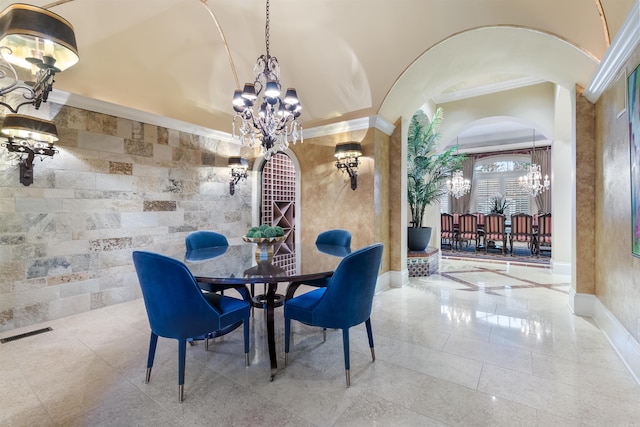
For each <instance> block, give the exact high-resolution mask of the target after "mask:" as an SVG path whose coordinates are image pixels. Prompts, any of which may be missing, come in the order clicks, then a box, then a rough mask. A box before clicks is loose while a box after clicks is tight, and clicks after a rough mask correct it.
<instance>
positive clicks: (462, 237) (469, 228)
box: [458, 213, 480, 252]
mask: <svg viewBox="0 0 640 427" xmlns="http://www.w3.org/2000/svg"><path fill="white" fill-rule="evenodd" d="M471 241H473V242H474V249H475V251H476V252H477V251H478V246H479V245H480V234H479V232H478V217H477V216H475V215H474V214H470V213H467V214H462V215H460V231H459V232H458V249H461V247H462V243H463V242H467V244H470V242H471Z"/></svg>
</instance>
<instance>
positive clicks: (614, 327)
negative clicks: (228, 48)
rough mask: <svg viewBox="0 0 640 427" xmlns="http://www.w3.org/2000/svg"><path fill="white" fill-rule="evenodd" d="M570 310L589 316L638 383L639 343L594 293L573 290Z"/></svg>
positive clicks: (639, 382)
mask: <svg viewBox="0 0 640 427" xmlns="http://www.w3.org/2000/svg"><path fill="white" fill-rule="evenodd" d="M571 299H572V300H573V301H571V302H570V305H571V306H572V310H573V312H574V313H575V314H577V315H578V316H586V317H591V318H593V320H595V322H596V324H597V325H598V327H599V328H600V329H601V330H602V331H603V332H604V334H605V336H606V337H607V339H608V340H609V342H610V343H611V345H612V346H613V348H614V350H615V351H616V353H618V356H620V359H621V360H622V363H624V364H625V366H626V367H627V369H628V370H629V372H630V373H631V375H632V376H633V378H634V379H635V380H636V382H637V383H638V384H640V343H638V341H637V340H636V339H635V338H634V337H633V335H631V333H629V331H628V330H627V329H626V328H625V327H624V325H623V324H622V323H620V321H619V320H618V319H617V318H616V317H615V316H614V315H613V314H612V313H611V312H610V311H609V310H608V309H607V307H605V306H604V304H602V302H600V300H599V299H598V298H597V297H596V296H595V295H589V294H579V293H575V292H573V295H571Z"/></svg>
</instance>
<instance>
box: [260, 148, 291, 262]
mask: <svg viewBox="0 0 640 427" xmlns="http://www.w3.org/2000/svg"><path fill="white" fill-rule="evenodd" d="M295 201H296V170H295V166H294V164H293V162H292V161H291V159H290V158H289V156H287V155H286V154H283V153H278V154H276V155H274V156H272V157H271V159H269V161H267V162H266V163H265V165H264V167H263V169H262V216H261V218H262V222H261V223H262V224H269V225H271V226H276V225H277V226H280V227H282V228H283V229H284V234H285V236H286V239H285V241H284V243H283V244H281V245H280V247H279V248H278V249H277V251H276V252H275V254H274V261H276V262H277V264H278V265H279V266H281V267H283V268H285V269H286V270H287V271H289V270H290V269H293V270H292V271H295V264H296V263H295V254H294V253H293V250H294V248H295V213H296V206H295Z"/></svg>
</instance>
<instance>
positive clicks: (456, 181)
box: [446, 171, 471, 199]
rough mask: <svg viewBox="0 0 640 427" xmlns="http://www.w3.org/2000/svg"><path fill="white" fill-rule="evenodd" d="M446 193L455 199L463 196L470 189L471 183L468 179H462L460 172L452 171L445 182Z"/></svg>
mask: <svg viewBox="0 0 640 427" xmlns="http://www.w3.org/2000/svg"><path fill="white" fill-rule="evenodd" d="M446 184H447V192H448V193H449V194H451V195H452V196H453V197H455V198H456V199H459V198H460V197H462V196H464V195H465V194H467V193H468V192H469V190H470V189H471V182H470V181H469V180H468V179H464V177H463V176H462V171H454V172H453V174H452V177H451V179H448V180H447V182H446Z"/></svg>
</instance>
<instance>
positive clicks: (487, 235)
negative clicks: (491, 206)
mask: <svg viewBox="0 0 640 427" xmlns="http://www.w3.org/2000/svg"><path fill="white" fill-rule="evenodd" d="M505 223H506V217H505V216H504V215H503V214H499V213H491V214H488V215H485V217H484V242H485V245H484V252H485V254H486V253H487V252H488V251H489V242H490V241H491V242H501V243H502V248H501V249H502V254H503V255H504V254H506V253H507V229H506V224H505Z"/></svg>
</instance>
